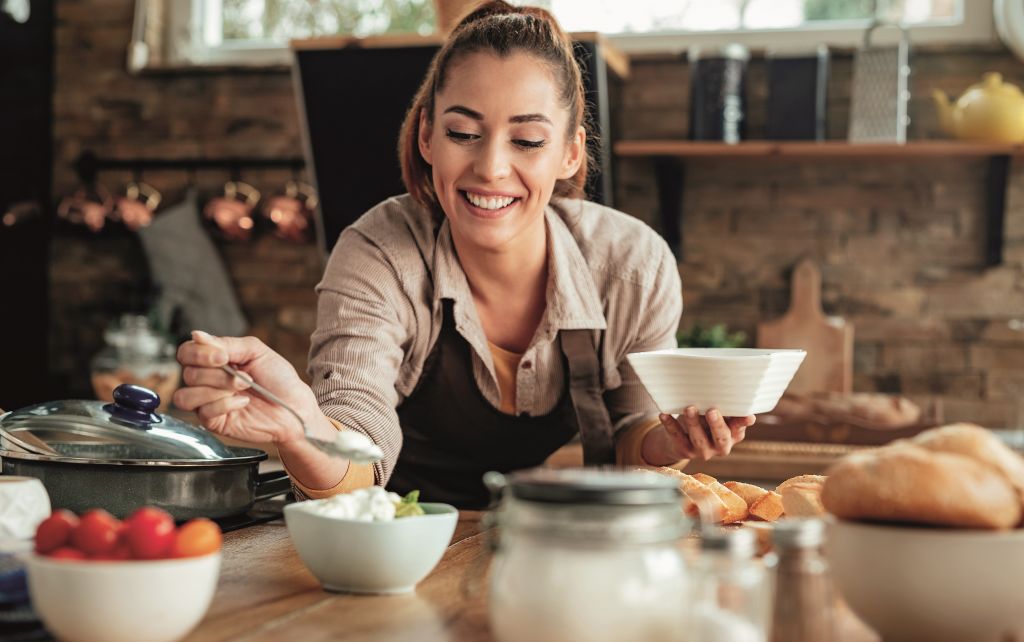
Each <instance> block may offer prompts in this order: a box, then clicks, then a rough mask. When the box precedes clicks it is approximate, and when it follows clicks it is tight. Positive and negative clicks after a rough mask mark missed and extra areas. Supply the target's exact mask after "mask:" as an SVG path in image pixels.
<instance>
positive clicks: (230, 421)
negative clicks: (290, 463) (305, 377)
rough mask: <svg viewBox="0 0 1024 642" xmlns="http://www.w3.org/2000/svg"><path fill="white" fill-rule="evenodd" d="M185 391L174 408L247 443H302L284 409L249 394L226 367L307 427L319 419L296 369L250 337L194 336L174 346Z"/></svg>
mask: <svg viewBox="0 0 1024 642" xmlns="http://www.w3.org/2000/svg"><path fill="white" fill-rule="evenodd" d="M178 361H179V362H180V363H181V365H182V366H183V370H182V379H183V380H184V383H185V386H184V387H182V388H179V389H178V391H177V392H175V393H174V405H176V406H178V407H179V408H182V409H184V410H189V411H194V412H195V413H196V414H197V415H198V416H199V421H200V422H201V423H202V425H203V426H205V427H206V428H207V429H208V430H210V431H211V432H214V433H216V434H218V435H224V436H226V437H232V438H234V439H239V440H241V441H247V442H252V443H274V444H277V445H278V446H282V445H286V444H289V443H291V442H296V441H301V440H302V439H303V432H302V426H301V425H299V422H298V421H296V419H295V417H294V416H293V415H292V414H291V413H289V412H288V411H287V410H285V409H284V408H281V407H280V406H278V405H277V404H275V403H273V402H271V401H268V400H266V399H264V398H263V397H261V396H260V395H259V394H257V393H255V392H253V391H252V390H250V389H249V385H248V384H247V383H245V382H244V381H242V380H241V379H240V378H238V377H235V376H232V375H230V374H228V373H227V372H225V371H224V370H222V369H221V366H222V365H225V364H231V365H233V366H234V367H235V368H237V369H238V370H241V371H243V372H245V373H246V374H248V375H249V376H250V377H252V379H253V380H254V381H256V382H257V383H259V384H260V385H262V386H264V387H265V388H267V389H268V390H270V391H271V392H273V393H274V394H276V395H277V396H278V397H280V398H281V399H282V400H283V401H284V402H285V403H287V404H288V405H289V406H291V407H292V408H294V409H295V411H296V412H298V413H299V415H301V416H302V417H303V420H304V421H306V423H307V424H308V425H311V424H313V423H314V422H315V421H316V420H318V419H319V418H322V417H323V414H322V413H321V412H320V408H319V406H318V404H317V402H316V397H315V395H314V394H313V391H312V390H310V388H309V386H307V385H306V384H305V383H304V382H303V381H302V379H301V378H300V377H299V375H298V373H297V372H295V368H293V367H292V365H291V364H290V363H288V361H287V360H286V359H285V358H284V357H282V356H281V355H279V354H277V353H276V352H274V351H273V350H271V349H270V348H269V347H267V345H266V344H265V343H263V342H262V341H260V340H259V339H257V338H255V337H215V336H212V335H210V334H207V333H206V332H202V331H199V330H197V331H195V332H193V333H192V340H191V341H186V342H184V343H183V344H181V346H179V347H178Z"/></svg>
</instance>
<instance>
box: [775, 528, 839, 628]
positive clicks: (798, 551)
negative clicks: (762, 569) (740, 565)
mask: <svg viewBox="0 0 1024 642" xmlns="http://www.w3.org/2000/svg"><path fill="white" fill-rule="evenodd" d="M824 538H825V526H824V522H822V521H821V520H820V519H784V520H779V521H778V522H776V524H775V530H774V532H773V534H772V546H773V549H774V550H773V552H772V553H769V554H768V555H766V556H765V560H764V561H765V565H766V566H767V567H768V568H769V569H771V571H772V572H773V573H774V576H775V589H774V598H775V605H774V608H773V611H772V624H771V636H770V637H769V640H770V641H771V642H828V641H829V640H832V639H834V627H833V614H834V613H835V606H836V605H835V593H834V591H833V589H832V581H831V576H830V574H829V570H828V563H827V562H826V561H825V558H824V557H823V556H822V554H821V545H822V542H823V541H824Z"/></svg>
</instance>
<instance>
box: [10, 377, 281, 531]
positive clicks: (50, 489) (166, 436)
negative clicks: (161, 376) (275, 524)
mask: <svg viewBox="0 0 1024 642" xmlns="http://www.w3.org/2000/svg"><path fill="white" fill-rule="evenodd" d="M159 405H160V397H159V395H157V394H156V393H155V392H153V391H151V390H149V389H147V388H143V387H141V386H136V385H132V384H122V385H120V386H118V387H117V388H116V389H115V390H114V402H113V403H104V402H102V401H82V400H67V401H52V402H46V403H41V404H37V405H34V406H29V407H26V408H22V409H20V410H16V411H14V412H9V413H6V414H3V415H0V459H2V462H3V474H5V475H22V476H28V477H36V478H38V479H40V480H41V481H42V482H43V486H45V487H46V492H47V493H48V494H49V495H50V502H51V504H52V505H53V507H54V508H67V509H68V510H71V511H74V512H76V513H81V512H83V511H85V510H88V509H90V508H96V507H99V508H104V509H106V510H108V511H110V512H111V513H112V514H114V515H115V516H117V517H125V516H127V515H128V514H130V513H131V512H132V511H134V510H135V509H136V508H139V507H140V506H145V505H149V506H158V507H160V508H163V509H164V510H166V511H167V512H169V513H170V514H171V515H172V516H173V517H174V518H175V519H177V520H186V519H191V518H193V517H212V518H217V517H227V516H230V515H237V514H240V513H244V512H245V511H247V510H248V509H249V508H250V507H251V506H252V505H253V503H255V502H256V501H260V500H263V499H267V498H270V497H273V496H275V495H280V494H282V493H285V492H287V491H288V490H290V489H291V482H290V481H289V479H288V476H287V474H286V473H285V472H284V471H276V472H273V473H266V474H260V473H259V472H258V467H259V462H261V461H263V460H264V459H266V458H267V454H266V453H265V452H263V451H262V450H257V449H255V448H234V447H230V446H226V445H225V444H223V443H221V442H220V441H218V440H217V439H216V438H215V437H214V436H213V435H212V434H210V433H209V432H207V431H206V430H203V429H202V428H198V427H196V426H193V425H191V424H188V423H186V422H184V421H181V420H178V419H175V418H174V417H171V416H169V415H160V414H158V413H157V412H156V409H157V407H158V406H159Z"/></svg>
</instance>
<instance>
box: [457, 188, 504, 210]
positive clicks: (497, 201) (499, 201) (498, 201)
mask: <svg viewBox="0 0 1024 642" xmlns="http://www.w3.org/2000/svg"><path fill="white" fill-rule="evenodd" d="M463 194H465V195H466V200H468V201H469V202H470V203H472V204H473V205H476V206H477V207H479V208H480V209H484V210H500V209H501V208H503V207H508V206H509V205H511V204H512V203H513V201H515V200H516V198H515V197H514V196H477V195H476V194H471V193H470V192H463Z"/></svg>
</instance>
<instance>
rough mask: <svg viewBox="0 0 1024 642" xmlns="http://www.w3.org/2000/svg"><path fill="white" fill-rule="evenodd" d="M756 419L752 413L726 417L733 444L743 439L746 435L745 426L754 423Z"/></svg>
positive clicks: (747, 426)
mask: <svg viewBox="0 0 1024 642" xmlns="http://www.w3.org/2000/svg"><path fill="white" fill-rule="evenodd" d="M756 421H757V417H755V416H754V415H747V416H746V417H728V418H727V419H726V423H727V424H729V431H730V432H731V433H732V442H733V445H736V444H738V443H739V442H741V441H743V439H744V438H745V437H746V436H747V428H749V427H750V426H753V425H754V422H756Z"/></svg>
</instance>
